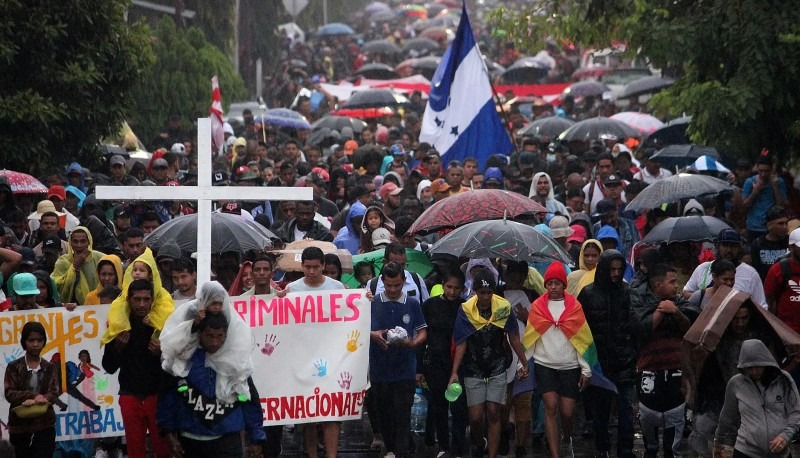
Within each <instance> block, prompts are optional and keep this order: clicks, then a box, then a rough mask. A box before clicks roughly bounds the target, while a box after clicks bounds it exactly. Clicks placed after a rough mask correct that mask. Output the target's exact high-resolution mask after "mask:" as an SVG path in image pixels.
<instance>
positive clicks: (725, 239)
mask: <svg viewBox="0 0 800 458" xmlns="http://www.w3.org/2000/svg"><path fill="white" fill-rule="evenodd" d="M717 243H742V237H741V236H740V235H739V233H738V232H736V231H735V230H733V229H723V230H721V231H719V235H718V236H717ZM790 243H791V242H790Z"/></svg>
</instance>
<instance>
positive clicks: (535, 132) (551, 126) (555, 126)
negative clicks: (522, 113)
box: [517, 116, 575, 138]
mask: <svg viewBox="0 0 800 458" xmlns="http://www.w3.org/2000/svg"><path fill="white" fill-rule="evenodd" d="M573 124H575V121H571V120H569V119H565V118H559V117H557V116H548V117H546V118H542V119H537V120H536V121H533V122H532V123H530V124H528V125H527V126H525V127H523V128H522V129H520V130H518V131H517V135H520V136H531V137H550V138H555V137H558V136H559V135H561V132H564V131H565V130H567V129H569V128H570V127H572V125H573Z"/></svg>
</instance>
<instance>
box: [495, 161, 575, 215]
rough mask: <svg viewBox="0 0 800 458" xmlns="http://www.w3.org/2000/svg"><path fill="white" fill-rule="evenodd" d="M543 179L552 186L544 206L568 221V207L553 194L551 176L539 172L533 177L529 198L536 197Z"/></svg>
mask: <svg viewBox="0 0 800 458" xmlns="http://www.w3.org/2000/svg"><path fill="white" fill-rule="evenodd" d="M542 177H544V178H547V182H548V183H549V184H550V192H549V193H548V194H547V200H546V201H545V205H544V206H545V207H547V211H548V212H550V213H558V214H560V215H561V216H565V217H567V219H569V210H567V207H566V206H565V205H564V204H562V203H561V202H559V201H557V200H556V196H555V194H554V193H553V180H551V179H550V175H548V174H547V173H545V172H539V173H537V174H535V175H534V176H533V180H532V181H531V189H530V191H529V192H528V198H529V199H533V198H534V197H536V183H538V182H539V178H542ZM484 179H486V178H484Z"/></svg>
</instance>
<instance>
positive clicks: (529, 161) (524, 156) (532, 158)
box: [517, 151, 536, 170]
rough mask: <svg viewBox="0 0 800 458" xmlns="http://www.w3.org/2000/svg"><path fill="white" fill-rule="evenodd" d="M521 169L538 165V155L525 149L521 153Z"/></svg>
mask: <svg viewBox="0 0 800 458" xmlns="http://www.w3.org/2000/svg"><path fill="white" fill-rule="evenodd" d="M517 162H518V163H519V169H520V170H528V169H532V168H533V167H534V166H535V165H536V155H535V154H533V153H531V152H530V151H525V152H523V153H521V154H520V155H519V161H517Z"/></svg>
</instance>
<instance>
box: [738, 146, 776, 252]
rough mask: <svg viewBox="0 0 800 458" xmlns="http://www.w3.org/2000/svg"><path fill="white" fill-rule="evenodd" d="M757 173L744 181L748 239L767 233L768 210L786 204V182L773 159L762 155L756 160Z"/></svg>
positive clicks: (751, 240)
mask: <svg viewBox="0 0 800 458" xmlns="http://www.w3.org/2000/svg"><path fill="white" fill-rule="evenodd" d="M756 172H757V175H755V176H752V177H750V178H748V179H746V180H745V181H744V186H743V187H742V197H744V202H743V205H744V208H746V209H747V239H748V241H750V242H753V241H754V240H755V239H757V238H759V237H761V236H762V235H765V234H766V233H767V211H769V209H770V208H772V207H774V206H776V205H778V206H781V207H785V206H786V195H787V194H786V183H784V181H783V179H782V178H781V177H779V176H778V175H777V174H776V173H775V172H774V170H773V166H772V159H771V158H770V157H769V156H760V157H759V158H758V160H757V161H756Z"/></svg>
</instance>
